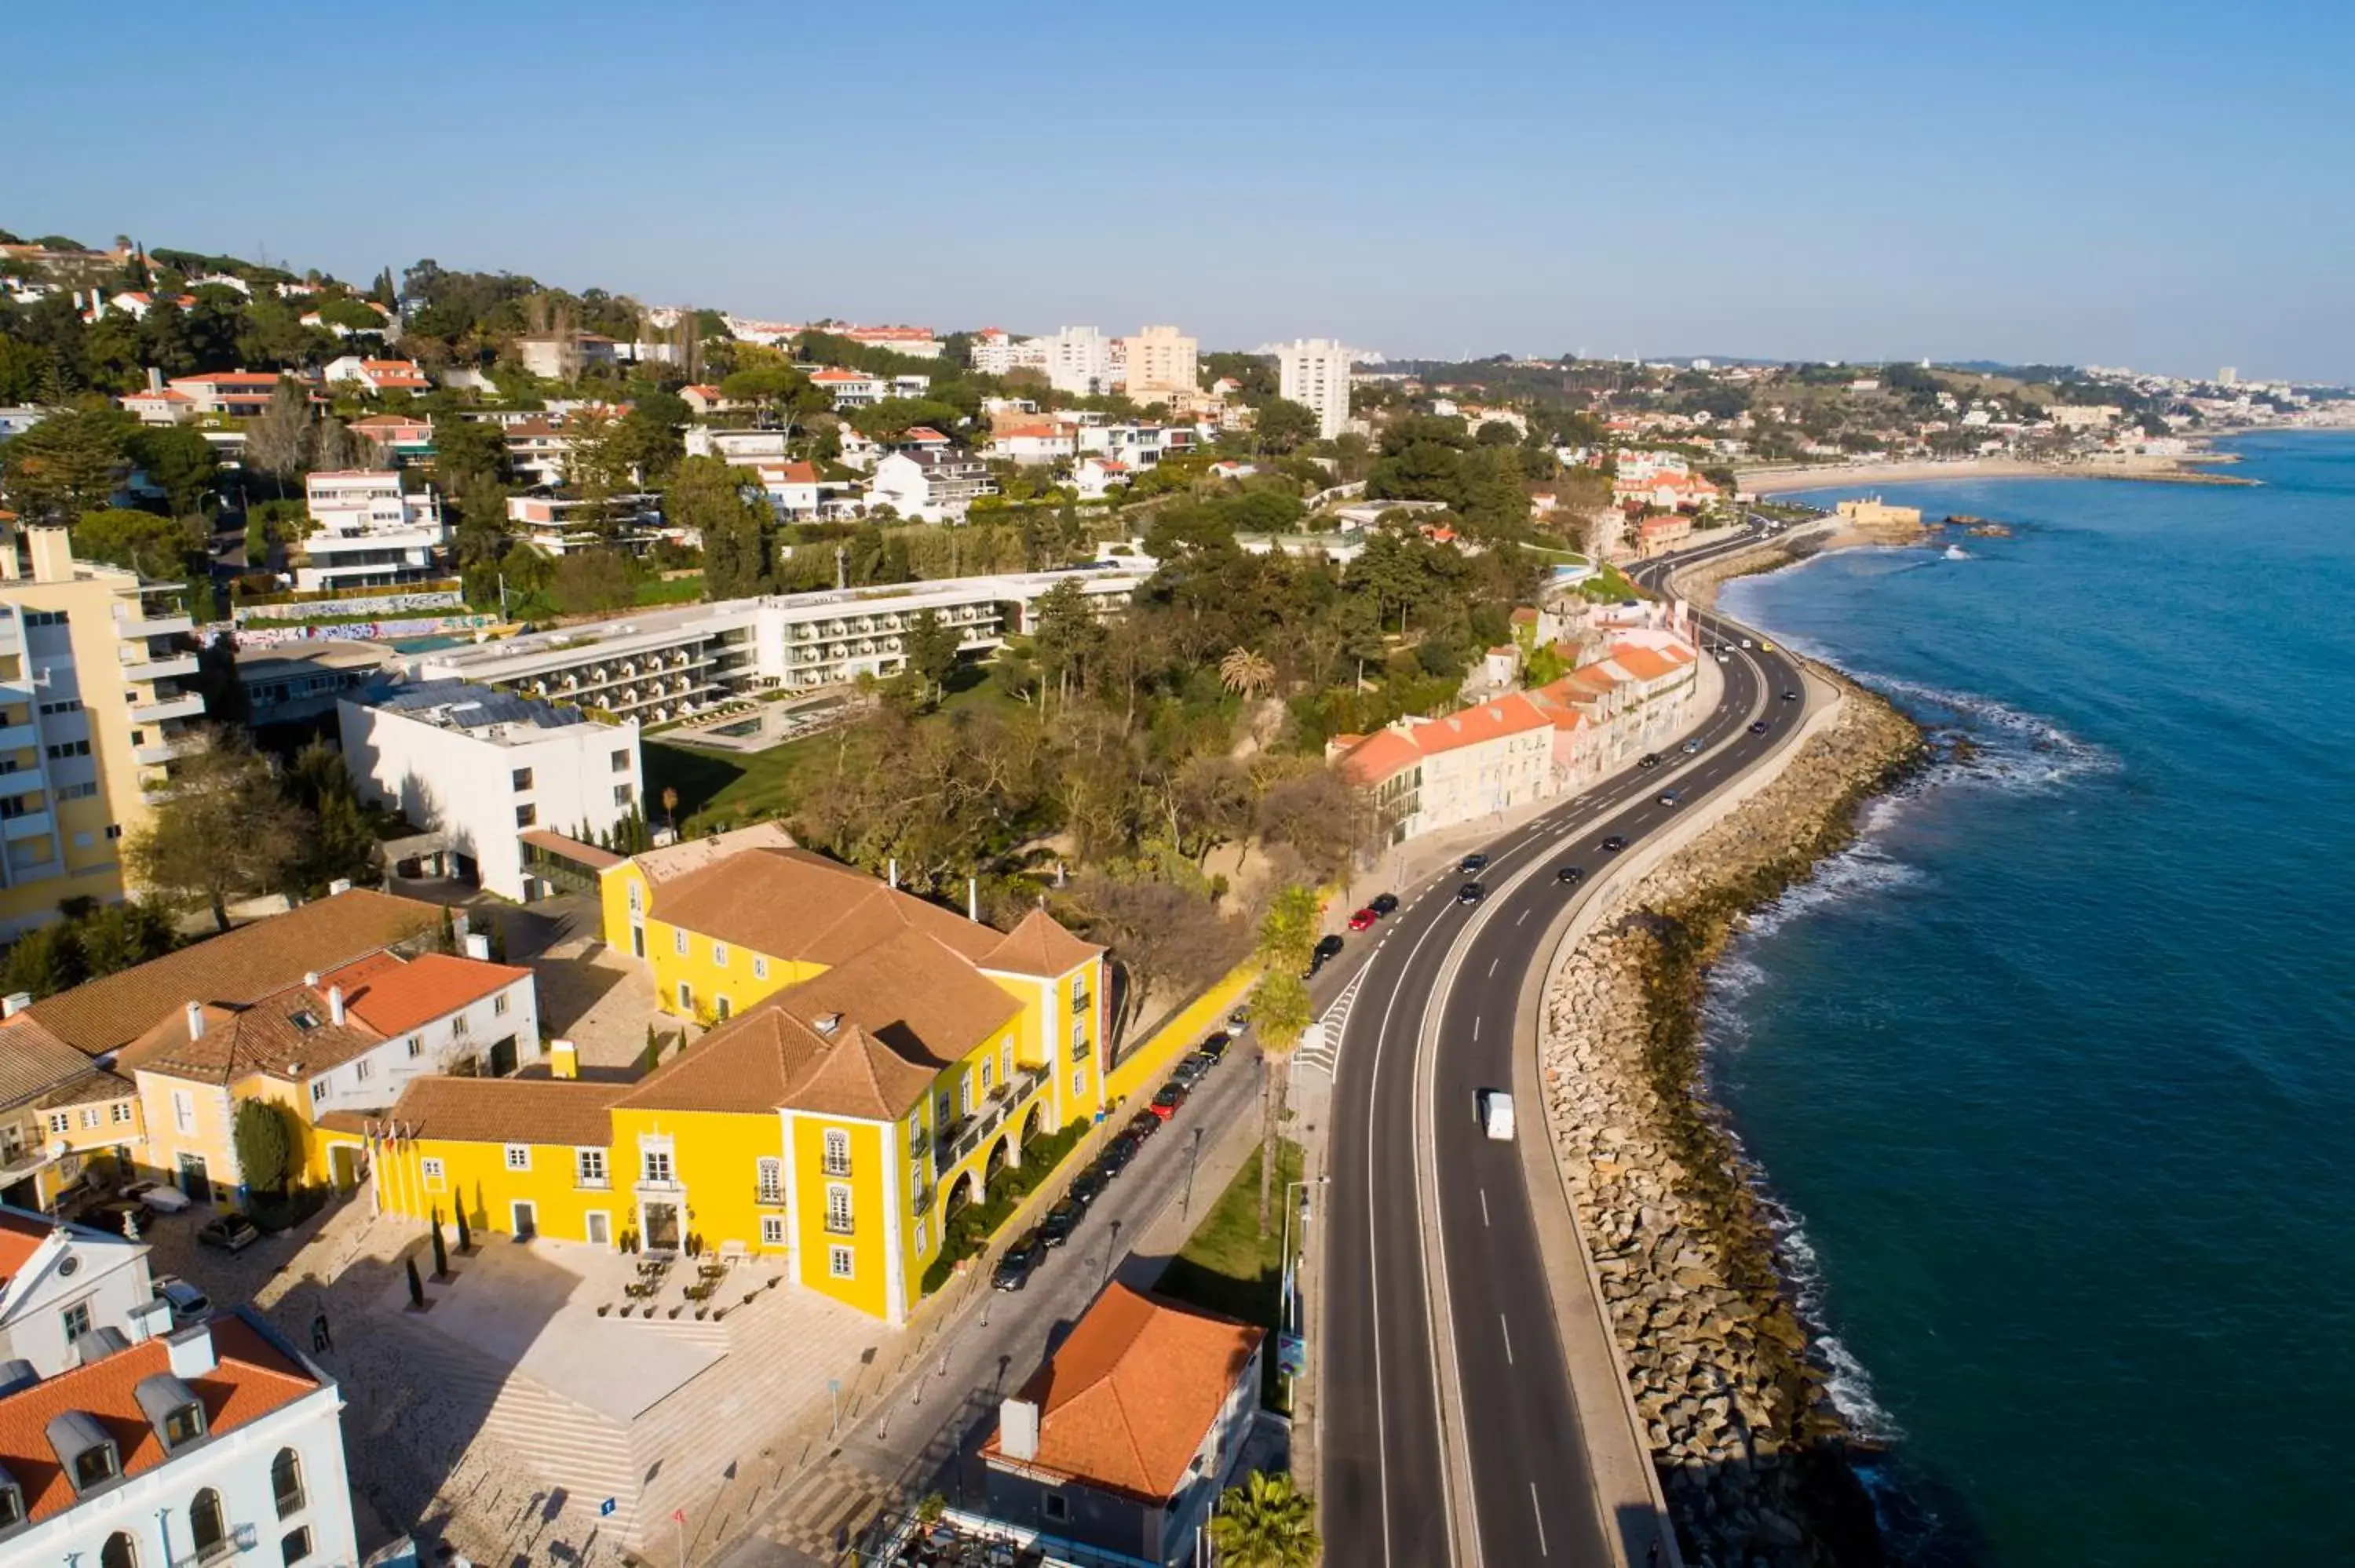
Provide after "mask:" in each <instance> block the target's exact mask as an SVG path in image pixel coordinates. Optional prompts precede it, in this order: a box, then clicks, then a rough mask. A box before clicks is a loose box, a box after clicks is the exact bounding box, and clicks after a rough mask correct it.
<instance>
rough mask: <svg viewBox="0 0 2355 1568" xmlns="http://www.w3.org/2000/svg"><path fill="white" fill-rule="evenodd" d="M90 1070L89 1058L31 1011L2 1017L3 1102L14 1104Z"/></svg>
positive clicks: (0, 1083)
mask: <svg viewBox="0 0 2355 1568" xmlns="http://www.w3.org/2000/svg"><path fill="white" fill-rule="evenodd" d="M89 1071H90V1058H89V1057H88V1056H86V1055H84V1054H82V1053H80V1051H77V1050H75V1049H74V1048H73V1047H72V1046H70V1045H69V1044H66V1043H65V1042H64V1041H62V1040H60V1039H59V1038H58V1037H57V1036H56V1035H54V1034H52V1033H49V1032H48V1029H47V1028H45V1027H43V1025H42V1023H41V1022H40V1020H38V1019H37V1018H35V1017H34V1016H33V1015H32V1014H31V1013H29V1012H20V1013H18V1014H16V1016H15V1017H14V1018H9V1019H5V1020H0V1106H13V1105H16V1104H19V1103H21V1102H23V1101H25V1100H27V1099H30V1098H31V1097H34V1096H36V1095H38V1094H41V1093H44V1092H45V1091H47V1090H49V1089H54V1088H56V1087H57V1086H59V1085H60V1084H64V1083H69V1082H70V1081H72V1080H73V1079H75V1078H79V1077H80V1076H81V1075H83V1074H85V1073H87V1072H89Z"/></svg>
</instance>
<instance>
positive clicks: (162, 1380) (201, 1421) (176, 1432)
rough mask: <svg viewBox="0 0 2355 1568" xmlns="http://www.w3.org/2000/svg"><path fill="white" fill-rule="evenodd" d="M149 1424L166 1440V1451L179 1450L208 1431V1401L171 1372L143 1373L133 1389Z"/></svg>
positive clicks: (172, 1452) (174, 1452)
mask: <svg viewBox="0 0 2355 1568" xmlns="http://www.w3.org/2000/svg"><path fill="white" fill-rule="evenodd" d="M132 1393H133V1397H134V1398H136V1399H137V1400H138V1401H139V1408H140V1411H141V1412H142V1413H143V1414H145V1415H146V1417H147V1425H150V1426H152V1427H154V1428H155V1436H158V1437H161V1438H162V1439H163V1440H164V1451H165V1453H168V1454H176V1453H178V1452H179V1451H180V1450H181V1449H183V1448H185V1447H186V1446H188V1445H189V1444H191V1443H194V1442H196V1441H197V1439H199V1438H201V1437H203V1436H204V1435H205V1429H206V1422H205V1406H204V1402H203V1401H201V1400H199V1399H198V1398H197V1393H196V1390H194V1389H192V1388H190V1387H189V1386H188V1385H187V1384H186V1383H183V1382H182V1381H181V1380H180V1379H179V1378H178V1377H177V1376H176V1375H174V1374H173V1373H171V1372H157V1373H156V1374H155V1375H154V1376H153V1377H143V1378H141V1379H140V1380H139V1386H138V1387H137V1388H135V1389H133V1390H132Z"/></svg>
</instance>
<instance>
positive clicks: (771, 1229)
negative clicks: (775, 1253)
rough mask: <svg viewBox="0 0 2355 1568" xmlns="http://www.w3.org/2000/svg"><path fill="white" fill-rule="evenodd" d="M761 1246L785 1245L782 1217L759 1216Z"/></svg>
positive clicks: (781, 1215) (773, 1215) (771, 1215)
mask: <svg viewBox="0 0 2355 1568" xmlns="http://www.w3.org/2000/svg"><path fill="white" fill-rule="evenodd" d="M761 1245H762V1246H783V1245H786V1243H785V1216H784V1215H783V1214H762V1216H761Z"/></svg>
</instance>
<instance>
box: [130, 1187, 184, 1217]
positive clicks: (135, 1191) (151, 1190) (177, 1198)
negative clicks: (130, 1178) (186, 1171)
mask: <svg viewBox="0 0 2355 1568" xmlns="http://www.w3.org/2000/svg"><path fill="white" fill-rule="evenodd" d="M123 1196H124V1197H126V1198H136V1199H138V1200H139V1202H143V1203H144V1204H146V1205H147V1206H148V1207H149V1208H151V1209H153V1210H155V1212H156V1213H159V1214H177V1213H184V1212H185V1211H186V1209H187V1206H188V1195H187V1194H186V1192H181V1191H180V1190H179V1189H178V1188H177V1187H175V1186H173V1185H171V1184H170V1183H169V1182H165V1181H139V1182H134V1183H133V1184H132V1185H131V1186H128V1187H125V1188H124V1189H123Z"/></svg>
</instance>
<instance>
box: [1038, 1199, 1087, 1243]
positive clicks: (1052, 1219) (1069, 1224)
mask: <svg viewBox="0 0 2355 1568" xmlns="http://www.w3.org/2000/svg"><path fill="white" fill-rule="evenodd" d="M1087 1212H1088V1209H1087V1205H1086V1204H1085V1203H1080V1202H1073V1201H1072V1200H1071V1199H1070V1198H1068V1197H1067V1198H1065V1199H1064V1200H1063V1201H1062V1202H1060V1203H1058V1204H1056V1205H1055V1206H1054V1207H1053V1208H1051V1209H1050V1210H1048V1211H1047V1213H1046V1214H1045V1216H1044V1217H1042V1218H1041V1219H1040V1220H1039V1245H1041V1246H1060V1245H1063V1244H1064V1243H1065V1242H1067V1241H1069V1240H1071V1233H1072V1232H1073V1231H1075V1230H1078V1229H1079V1228H1080V1217H1081V1216H1082V1215H1083V1214H1085V1213H1087Z"/></svg>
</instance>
